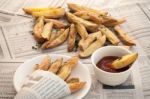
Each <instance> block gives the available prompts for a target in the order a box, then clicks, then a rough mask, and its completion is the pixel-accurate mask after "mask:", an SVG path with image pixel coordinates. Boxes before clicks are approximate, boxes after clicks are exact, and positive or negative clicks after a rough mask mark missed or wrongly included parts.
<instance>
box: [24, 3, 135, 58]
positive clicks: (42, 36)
mask: <svg viewBox="0 0 150 99" xmlns="http://www.w3.org/2000/svg"><path fill="white" fill-rule="evenodd" d="M68 8H69V9H70V11H65V9H64V8H60V7H49V8H28V7H26V8H23V10H24V11H25V12H26V13H27V14H31V15H32V16H33V17H34V18H35V19H36V23H35V26H34V28H33V32H34V37H35V39H36V40H37V42H38V43H41V44H42V46H41V49H43V50H44V49H48V48H50V49H51V48H54V47H57V46H59V45H61V44H62V43H64V42H65V41H68V52H71V51H74V49H75V48H79V56H80V58H86V57H89V56H91V54H92V53H93V52H94V51H95V50H96V49H98V48H100V47H102V46H104V45H106V44H107V45H108V42H109V44H110V45H115V46H118V45H122V46H125V47H127V48H130V47H131V46H133V45H136V44H135V41H134V40H133V39H132V38H131V37H130V36H128V35H127V33H126V32H125V31H123V30H122V29H121V28H120V26H119V25H120V24H122V23H124V22H125V21H126V20H125V19H124V18H120V19H116V18H114V17H112V16H111V15H109V14H108V12H106V11H104V10H96V9H92V8H88V7H84V6H80V5H77V4H68ZM64 20H65V21H64Z"/></svg>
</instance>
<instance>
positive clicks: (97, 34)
mask: <svg viewBox="0 0 150 99" xmlns="http://www.w3.org/2000/svg"><path fill="white" fill-rule="evenodd" d="M89 36H92V37H95V38H97V39H99V38H101V37H102V33H101V31H98V32H94V33H90V34H89Z"/></svg>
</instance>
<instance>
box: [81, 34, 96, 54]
mask: <svg viewBox="0 0 150 99" xmlns="http://www.w3.org/2000/svg"><path fill="white" fill-rule="evenodd" d="M95 39H96V38H95V37H93V36H88V37H87V38H86V39H81V40H80V41H79V44H78V46H79V48H80V50H82V51H84V50H85V49H86V48H87V47H88V46H89V45H90V44H91V43H92V42H93V41H94V40H95Z"/></svg>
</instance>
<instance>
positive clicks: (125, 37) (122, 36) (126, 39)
mask: <svg viewBox="0 0 150 99" xmlns="http://www.w3.org/2000/svg"><path fill="white" fill-rule="evenodd" d="M114 30H115V31H116V32H117V33H118V36H119V38H120V40H121V41H122V43H123V44H125V45H128V46H132V45H136V43H135V41H134V40H133V39H132V38H131V37H130V36H128V34H127V33H126V32H125V31H123V30H122V29H121V28H120V27H119V26H115V27H114Z"/></svg>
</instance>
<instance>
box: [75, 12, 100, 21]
mask: <svg viewBox="0 0 150 99" xmlns="http://www.w3.org/2000/svg"><path fill="white" fill-rule="evenodd" d="M74 15H76V16H78V17H80V18H82V19H85V20H90V21H92V22H94V23H96V24H101V23H102V18H101V17H98V15H96V14H94V13H90V12H88V11H79V12H76V13H74Z"/></svg>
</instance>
